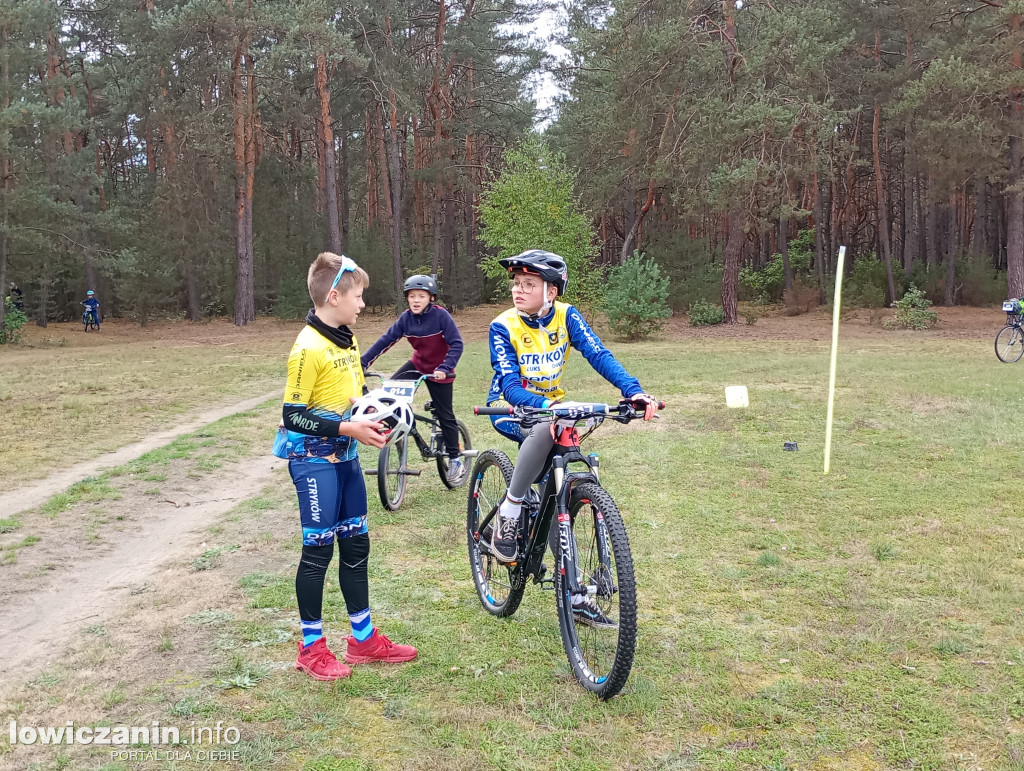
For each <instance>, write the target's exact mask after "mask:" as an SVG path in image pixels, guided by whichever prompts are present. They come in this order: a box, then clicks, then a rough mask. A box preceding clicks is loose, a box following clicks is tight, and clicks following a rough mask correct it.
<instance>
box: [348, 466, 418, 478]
mask: <svg viewBox="0 0 1024 771" xmlns="http://www.w3.org/2000/svg"><path fill="white" fill-rule="evenodd" d="M363 473H364V474H366V476H368V477H375V476H377V469H375V468H368V469H366V470H364V471H363ZM422 473H423V472H422V471H420V470H419V469H418V468H410V469H406V470H405V471H389V472H388V476H392V475H394V476H407V477H418V476H419V475H420V474H422Z"/></svg>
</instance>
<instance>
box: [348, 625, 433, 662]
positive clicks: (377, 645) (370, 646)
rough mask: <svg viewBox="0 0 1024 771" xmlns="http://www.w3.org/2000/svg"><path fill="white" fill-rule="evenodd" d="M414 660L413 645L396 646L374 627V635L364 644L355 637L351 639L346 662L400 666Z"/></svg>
mask: <svg viewBox="0 0 1024 771" xmlns="http://www.w3.org/2000/svg"><path fill="white" fill-rule="evenodd" d="M414 658H416V649H415V648H413V647H412V646H411V645H395V643H393V642H391V640H389V639H388V638H387V637H385V636H384V635H382V634H381V633H380V630H379V629H377V628H376V627H374V630H373V634H372V635H370V636H369V637H368V638H366V639H365V640H364V641H363V642H356V638H355V637H349V638H348V650H346V651H345V661H346V662H348V663H349V664H371V663H373V662H375V661H383V662H385V663H388V664H398V663H401V662H403V661H412V660H413V659H414Z"/></svg>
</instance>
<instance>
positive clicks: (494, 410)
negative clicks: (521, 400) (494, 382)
mask: <svg viewBox="0 0 1024 771" xmlns="http://www.w3.org/2000/svg"><path fill="white" fill-rule="evenodd" d="M473 414H474V415H513V414H515V410H514V409H513V408H512V407H474V408H473Z"/></svg>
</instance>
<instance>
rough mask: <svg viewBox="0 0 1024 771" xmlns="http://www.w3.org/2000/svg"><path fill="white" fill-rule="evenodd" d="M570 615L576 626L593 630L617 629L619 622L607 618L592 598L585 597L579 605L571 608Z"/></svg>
mask: <svg viewBox="0 0 1024 771" xmlns="http://www.w3.org/2000/svg"><path fill="white" fill-rule="evenodd" d="M572 615H573V618H575V619H576V623H577V624H582V625H583V626H590V627H593V628H594V629H618V628H619V622H618V621H616V620H615V619H613V618H609V617H608V616H606V615H605V614H604V611H602V610H601V608H600V607H599V606H598V604H597V603H596V602H594V599H593V598H592V597H587V598H586V599H585V600H583V602H581V603H580V604H579V605H573V606H572Z"/></svg>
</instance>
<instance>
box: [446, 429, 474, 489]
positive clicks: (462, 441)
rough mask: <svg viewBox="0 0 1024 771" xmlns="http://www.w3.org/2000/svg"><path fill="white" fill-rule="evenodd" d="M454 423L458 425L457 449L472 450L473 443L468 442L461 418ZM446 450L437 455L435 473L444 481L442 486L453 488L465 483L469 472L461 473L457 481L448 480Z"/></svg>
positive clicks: (467, 430) (466, 431) (467, 434)
mask: <svg viewBox="0 0 1024 771" xmlns="http://www.w3.org/2000/svg"><path fill="white" fill-rule="evenodd" d="M455 423H456V424H457V425H458V427H459V450H460V451H461V450H472V449H473V445H472V444H470V442H469V429H468V428H466V424H465V423H463V422H462V421H461V420H456V421H455ZM447 450H448V448H447V447H446V448H445V451H444V452H443V453H442V454H441V455H438V456H437V473H438V475H439V476H440V477H441V481H442V482H443V483H444V486H445V487H447V488H448V489H449V490H454V489H455V488H456V487H462V486H463V485H464V484H466V479H467V478H468V477H469V474H466V473H463V475H462V478H461V479H460V480H459V481H458V482H449V481H448V453H447Z"/></svg>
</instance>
